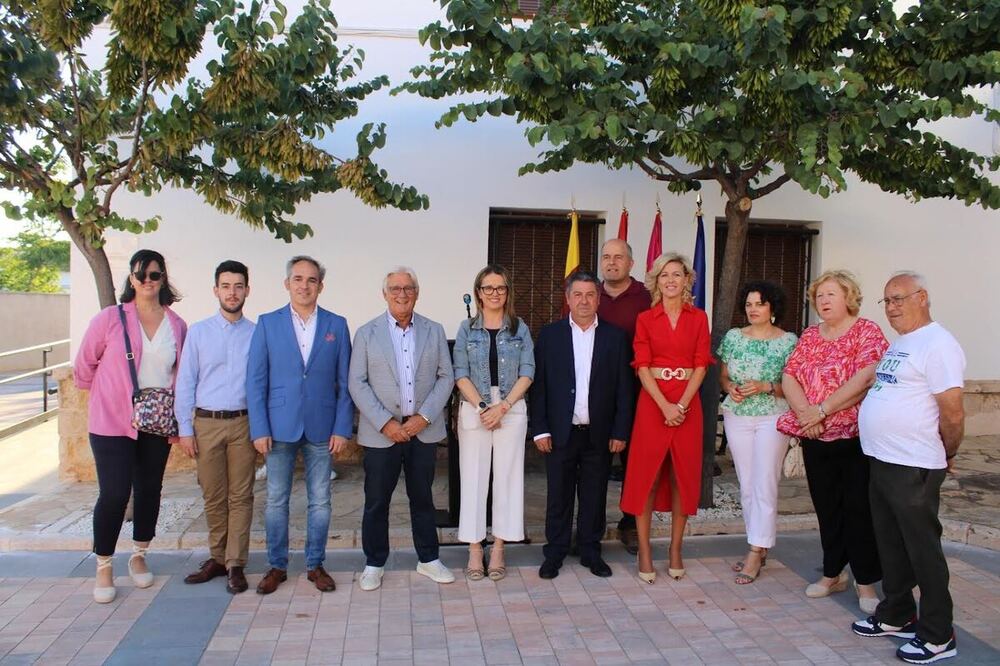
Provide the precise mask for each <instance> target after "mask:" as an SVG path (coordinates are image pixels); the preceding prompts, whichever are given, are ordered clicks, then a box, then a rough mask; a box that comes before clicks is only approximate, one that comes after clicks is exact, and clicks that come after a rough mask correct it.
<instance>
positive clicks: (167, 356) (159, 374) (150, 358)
mask: <svg viewBox="0 0 1000 666" xmlns="http://www.w3.org/2000/svg"><path fill="white" fill-rule="evenodd" d="M139 330H140V331H142V336H141V337H142V358H140V359H139V367H138V368H137V371H138V372H137V374H138V375H139V388H140V389H145V388H170V387H171V386H172V385H173V383H174V378H173V370H174V364H175V363H176V362H177V342H176V341H175V340H174V328H173V326H171V325H170V320H169V318H168V317H167V316H166V315H164V316H163V321H161V322H160V327H159V328H157V329H156V333H154V334H153V339H152V340H150V339H149V338H147V337H146V331H145V330H144V329H143V328H142V326H140V327H139Z"/></svg>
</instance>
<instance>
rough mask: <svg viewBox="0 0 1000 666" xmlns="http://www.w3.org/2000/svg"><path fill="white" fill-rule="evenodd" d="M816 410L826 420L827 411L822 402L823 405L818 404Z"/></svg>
mask: <svg viewBox="0 0 1000 666" xmlns="http://www.w3.org/2000/svg"><path fill="white" fill-rule="evenodd" d="M816 408H817V409H818V410H819V415H820V416H822V417H823V418H824V419H825V418H826V410H825V409H823V403H822V402H821V403H819V404H817V405H816Z"/></svg>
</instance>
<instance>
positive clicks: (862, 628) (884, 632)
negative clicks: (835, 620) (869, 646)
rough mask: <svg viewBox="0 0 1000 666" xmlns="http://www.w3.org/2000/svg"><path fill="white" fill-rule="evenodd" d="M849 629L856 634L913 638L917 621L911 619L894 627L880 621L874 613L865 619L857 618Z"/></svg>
mask: <svg viewBox="0 0 1000 666" xmlns="http://www.w3.org/2000/svg"><path fill="white" fill-rule="evenodd" d="M851 631H853V632H854V633H856V634H857V635H858V636H865V637H866V638H867V637H870V636H895V637H896V638H906V639H910V638H915V637H916V635H917V621H916V619H915V618H914V619H912V620H910V621H909V622H907V623H906V624H904V625H903V626H902V627H894V626H892V625H891V624H886V623H885V622H880V621H878V620H876V619H875V616H874V615H870V616H868V619H867V620H858V621H857V622H855V623H854V624H852V625H851Z"/></svg>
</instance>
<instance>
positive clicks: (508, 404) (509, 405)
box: [500, 398, 514, 411]
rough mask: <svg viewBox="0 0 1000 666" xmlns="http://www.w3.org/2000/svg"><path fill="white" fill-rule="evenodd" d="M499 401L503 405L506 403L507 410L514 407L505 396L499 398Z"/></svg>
mask: <svg viewBox="0 0 1000 666" xmlns="http://www.w3.org/2000/svg"><path fill="white" fill-rule="evenodd" d="M500 403H501V404H503V405H507V411H510V410H512V409H514V405H512V404H510V400H508V399H507V398H504V399H503V400H501V401H500Z"/></svg>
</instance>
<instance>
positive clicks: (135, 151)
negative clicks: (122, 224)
mask: <svg viewBox="0 0 1000 666" xmlns="http://www.w3.org/2000/svg"><path fill="white" fill-rule="evenodd" d="M151 83H152V81H151V80H150V78H149V73H148V70H147V68H146V61H145V59H144V60H143V61H142V93H141V94H140V95H139V102H138V104H136V107H135V122H134V123H133V127H132V131H133V137H132V157H131V158H129V161H128V163H127V164H126V165H125V168H124V169H123V170H122V172H121V173H120V174H119V175H118V176H117V177H116V178H115V179H114V180H112V181H111V186H110V187H108V191H107V192H105V193H104V210H105V211H109V210H111V195H113V194H114V193H115V190H117V189H118V188H119V187H120V186H121V184H122V183H124V182H125V181H126V180H128V178H129V176H131V175H132V171H133V170H134V169H135V164H136V162H138V161H139V142H140V139H141V135H142V124H143V113H144V112H145V109H146V100H147V99H148V98H149V86H150V84H151Z"/></svg>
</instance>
